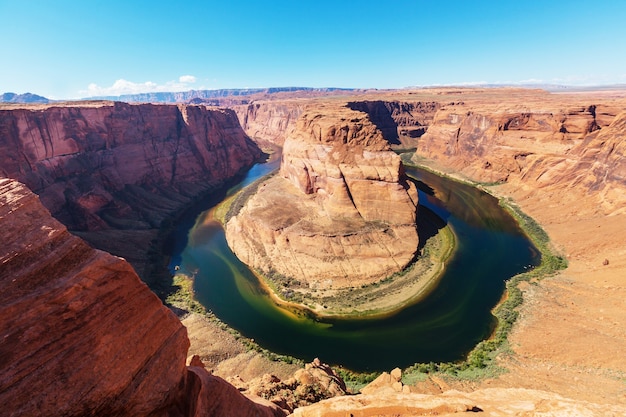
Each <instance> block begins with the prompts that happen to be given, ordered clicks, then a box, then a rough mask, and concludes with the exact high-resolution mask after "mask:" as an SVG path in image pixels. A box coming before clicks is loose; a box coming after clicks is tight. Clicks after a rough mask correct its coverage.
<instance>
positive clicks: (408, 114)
mask: <svg viewBox="0 0 626 417" xmlns="http://www.w3.org/2000/svg"><path fill="white" fill-rule="evenodd" d="M348 107H350V108H351V109H353V110H359V111H362V112H365V113H367V114H368V116H369V117H370V119H371V120H372V122H373V123H374V124H375V125H376V127H377V128H378V129H380V131H381V132H382V134H383V136H384V137H385V139H386V140H387V141H388V142H389V143H390V144H391V145H395V146H396V147H398V148H404V149H408V148H414V147H416V146H417V139H418V138H420V137H421V136H422V135H423V134H424V133H426V130H427V129H428V126H430V124H431V123H432V122H433V119H434V117H435V113H436V112H437V111H438V110H439V108H440V107H441V104H440V103H438V102H435V101H414V102H411V101H402V100H400V101H391V100H389V101H385V100H364V101H353V102H350V103H348Z"/></svg>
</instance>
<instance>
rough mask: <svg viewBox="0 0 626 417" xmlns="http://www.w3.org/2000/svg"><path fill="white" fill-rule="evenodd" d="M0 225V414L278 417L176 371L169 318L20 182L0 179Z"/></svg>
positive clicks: (182, 353) (179, 341)
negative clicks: (56, 217) (63, 224)
mask: <svg viewBox="0 0 626 417" xmlns="http://www.w3.org/2000/svg"><path fill="white" fill-rule="evenodd" d="M0 222H1V224H2V228H1V229H0V239H1V240H2V242H3V246H2V248H1V249H0V264H1V265H2V268H1V270H0V284H1V285H2V288H3V290H2V292H1V293H0V353H1V354H0V362H1V364H2V365H1V366H0V403H1V404H2V413H3V415H7V416H33V415H68V416H74V415H76V416H77V415H132V416H148V415H150V416H159V415H163V416H165V415H167V416H188V415H189V416H195V415H197V416H200V415H202V416H224V415H241V416H244V415H245V416H247V415H249V416H253V415H254V416H258V415H264V416H282V415H284V412H282V411H281V410H280V409H278V407H276V406H273V405H271V404H270V403H267V402H265V403H264V405H258V404H257V403H255V402H252V401H250V400H249V399H247V398H245V397H244V396H243V395H241V394H240V393H239V392H238V391H237V390H236V389H235V388H234V387H233V386H231V385H230V384H228V383H226V382H225V381H224V380H222V379H220V378H217V377H214V376H212V375H210V374H209V373H207V372H206V370H204V368H203V367H201V366H190V367H186V366H185V359H186V357H187V348H188V347H189V341H188V339H187V334H186V330H185V328H184V327H183V326H182V325H181V323H180V322H179V321H178V319H177V318H176V316H175V315H174V314H173V313H172V312H171V311H170V310H168V309H167V308H165V307H164V306H163V305H162V304H161V302H160V301H159V299H158V298H157V297H156V296H155V295H154V294H153V293H152V292H151V291H150V290H149V289H148V287H147V286H146V285H145V284H143V283H142V282H141V281H140V280H139V278H138V277H137V275H136V274H135V272H134V271H133V270H132V268H131V267H130V265H129V264H128V263H126V262H125V261H124V260H122V259H120V258H117V257H114V256H111V255H109V254H107V253H104V252H101V251H98V250H94V249H92V248H91V247H89V246H88V245H87V244H86V243H84V242H83V241H82V240H80V239H79V238H77V237H75V236H73V235H71V234H70V233H69V232H68V231H67V229H66V228H65V227H64V226H62V225H61V224H60V223H59V222H57V221H56V220H54V219H53V218H52V217H50V214H49V212H48V211H47V210H46V209H45V208H44V207H43V206H42V205H41V203H40V201H39V199H38V198H37V196H35V195H34V194H33V193H32V192H31V191H29V190H28V189H27V188H26V187H25V186H23V185H22V184H20V183H18V182H15V181H12V180H8V179H0ZM195 365H198V364H197V363H196V364H195ZM259 401H260V402H262V401H261V400H260V399H259Z"/></svg>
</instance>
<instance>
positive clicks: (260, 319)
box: [170, 161, 540, 371]
mask: <svg viewBox="0 0 626 417" xmlns="http://www.w3.org/2000/svg"><path fill="white" fill-rule="evenodd" d="M277 164H278V162H277V161H275V162H273V163H269V164H258V165H255V166H254V167H253V168H252V169H251V170H250V171H249V172H248V175H247V176H246V177H245V178H244V179H243V180H242V182H241V183H240V184H239V185H237V186H236V187H234V188H232V189H230V190H229V191H228V192H229V193H232V192H235V191H236V190H237V189H240V188H241V187H243V186H245V185H247V184H249V183H251V182H252V181H254V180H256V179H257V178H260V177H262V176H264V175H266V174H267V173H269V172H271V171H272V170H274V169H276V167H277ZM407 173H408V174H409V175H410V176H411V177H412V178H414V179H415V180H416V182H417V184H418V188H419V201H420V202H419V204H420V206H421V207H427V208H428V209H430V210H432V211H434V212H435V213H436V214H437V215H438V216H439V217H441V218H442V219H443V220H444V221H445V222H447V224H448V225H449V226H450V227H451V228H452V230H453V231H454V234H455V236H456V240H457V242H456V243H457V247H456V250H455V253H454V255H453V256H452V257H451V258H450V259H449V260H448V262H447V264H446V268H445V272H444V275H443V276H442V278H441V280H440V283H439V285H438V286H437V288H436V289H435V290H434V291H432V293H430V294H429V295H428V297H427V298H426V299H424V300H422V301H420V302H419V303H417V304H415V305H412V306H408V307H406V308H404V309H402V310H400V311H398V312H397V313H395V314H393V315H390V316H388V317H384V318H376V319H363V318H361V319H332V320H331V319H329V320H313V319H309V318H303V317H295V316H294V315H292V314H290V313H289V312H288V311H285V310H283V309H282V308H280V307H278V306H276V305H275V304H274V303H273V302H272V301H271V299H270V297H269V296H268V295H267V294H266V293H264V291H263V290H262V289H261V287H260V285H259V283H258V281H257V279H256V277H255V276H254V275H253V274H252V273H251V272H250V271H249V270H248V268H247V267H246V266H245V265H244V264H242V263H241V262H240V261H239V260H238V259H237V258H236V257H235V256H234V255H233V253H232V252H231V251H230V249H229V248H228V245H227V243H226V239H225V237H224V231H223V229H222V227H221V225H220V224H219V223H218V222H215V221H213V220H212V216H210V214H209V211H208V209H209V208H210V207H208V206H207V207H206V209H207V211H204V212H202V213H201V214H200V215H199V216H197V217H195V215H193V218H191V219H187V221H186V222H183V223H181V224H180V225H179V228H178V230H177V232H176V234H175V240H176V242H175V244H174V248H175V249H174V253H173V254H172V257H171V259H172V261H171V264H170V268H171V269H172V270H174V268H175V267H178V268H180V270H181V271H182V272H186V273H188V274H190V275H193V276H194V277H195V280H194V289H195V293H196V298H197V299H198V301H199V302H201V303H202V304H203V305H204V306H205V307H207V308H208V309H209V310H211V311H213V313H215V315H217V317H219V318H220V319H221V320H222V321H224V322H225V323H227V324H228V325H230V326H231V327H233V328H235V329H237V330H238V331H240V332H241V333H242V334H243V335H244V336H246V337H249V338H251V339H254V340H255V341H256V342H257V343H258V344H259V345H261V346H262V347H264V348H267V349H269V350H271V351H273V352H276V353H281V354H288V355H291V356H295V357H297V358H301V359H303V360H305V361H310V360H312V359H313V358H315V357H318V358H320V360H322V361H323V362H326V363H329V364H332V365H340V366H343V367H345V368H348V369H351V370H353V371H383V370H389V369H392V368H395V367H396V366H399V367H407V366H410V365H412V364H414V363H418V362H431V361H433V362H442V361H456V360H459V359H462V358H463V357H464V356H465V355H466V354H467V352H469V351H470V350H471V349H472V348H473V347H474V346H475V345H476V344H477V343H478V342H479V341H481V340H483V339H485V338H486V337H488V336H489V335H490V334H491V332H492V330H493V328H494V326H495V324H496V319H495V318H494V317H493V316H492V314H491V309H492V308H493V307H494V306H495V305H496V304H497V302H498V301H499V300H500V298H501V297H502V294H503V291H504V288H505V281H506V280H507V279H509V278H511V277H512V276H514V275H516V274H518V273H520V272H523V271H524V270H525V269H527V268H529V267H532V266H535V265H538V264H539V262H540V257H539V254H538V251H537V250H536V249H535V248H534V246H533V245H532V243H531V242H530V241H529V240H528V239H527V238H526V236H525V235H524V234H523V232H522V231H521V230H520V228H519V227H518V225H517V223H516V222H515V220H514V219H513V218H512V217H511V216H510V215H509V214H508V213H507V212H506V211H504V210H503V209H502V208H501V207H500V206H499V204H498V201H497V200H496V199H495V198H493V197H492V196H490V195H488V194H486V193H484V192H482V191H480V190H478V189H476V188H474V187H471V186H469V185H466V184H462V183H459V182H455V181H452V180H449V179H446V178H442V177H439V176H437V175H434V174H432V173H429V172H426V171H423V170H419V169H414V168H407ZM221 197H222V196H221ZM221 197H220V198H221ZM216 203H218V201H213V202H211V203H210V204H216ZM418 210H419V209H418ZM418 213H419V211H418Z"/></svg>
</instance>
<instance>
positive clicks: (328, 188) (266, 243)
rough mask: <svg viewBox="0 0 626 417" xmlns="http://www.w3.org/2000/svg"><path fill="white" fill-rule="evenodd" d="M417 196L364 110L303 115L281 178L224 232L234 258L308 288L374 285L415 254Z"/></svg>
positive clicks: (262, 188)
mask: <svg viewBox="0 0 626 417" xmlns="http://www.w3.org/2000/svg"><path fill="white" fill-rule="evenodd" d="M416 207H417V190H416V188H415V186H414V184H412V183H411V182H409V181H407V178H406V176H405V174H404V171H403V167H402V164H401V161H400V158H399V157H398V156H397V155H396V154H395V153H394V152H392V151H391V149H390V147H389V143H388V142H387V141H386V140H385V139H384V137H383V135H382V134H381V132H380V130H379V129H377V128H376V126H375V125H374V124H373V123H372V122H371V120H370V119H369V116H368V115H367V114H365V113H363V112H360V111H355V110H351V109H350V108H348V107H346V106H338V105H337V106H333V105H325V106H321V105H320V106H318V107H314V108H311V109H309V110H308V111H307V112H305V113H303V115H302V116H301V117H300V118H299V120H298V122H297V124H296V127H295V129H294V130H293V131H292V132H291V133H290V135H289V136H288V137H287V139H286V140H285V144H284V148H283V155H282V162H281V168H280V173H279V175H277V176H275V177H273V178H271V179H270V180H268V181H266V182H265V183H264V184H262V185H261V186H260V187H259V188H258V191H257V192H256V194H255V195H254V196H252V197H251V198H250V199H249V200H248V201H247V203H246V204H245V206H244V207H243V208H241V210H240V211H239V212H238V213H237V214H236V215H235V216H234V217H232V218H230V220H229V221H228V223H227V225H226V236H227V239H228V242H229V245H230V247H231V248H232V250H233V252H234V253H235V254H236V255H237V256H238V257H239V258H240V259H241V260H242V261H243V262H245V263H246V264H248V265H250V266H252V267H253V268H256V269H259V270H261V271H263V272H264V273H265V274H268V275H276V276H282V277H289V278H290V279H293V280H294V282H298V283H300V285H302V286H304V287H308V288H309V289H316V288H322V289H324V288H335V289H336V288H347V287H354V286H360V285H364V284H370V283H373V282H377V281H379V280H381V279H383V278H385V277H387V276H389V275H391V274H393V273H395V272H398V271H401V270H402V269H403V268H405V267H406V266H407V265H408V264H409V263H410V262H411V261H412V260H413V259H414V257H415V254H416V251H417V247H418V233H417V229H416V213H417V208H416Z"/></svg>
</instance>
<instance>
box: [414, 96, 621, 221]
mask: <svg viewBox="0 0 626 417" xmlns="http://www.w3.org/2000/svg"><path fill="white" fill-rule="evenodd" d="M524 98H526V100H524V102H523V104H521V103H520V101H521V100H523V99H524ZM468 99H469V100H467V101H465V102H463V101H459V102H456V103H449V104H445V105H442V106H441V108H440V109H439V110H438V112H437V113H436V115H435V118H434V120H433V121H432V123H431V125H430V126H429V128H428V131H427V132H426V133H425V134H424V135H423V136H422V137H421V138H420V139H419V144H418V147H417V152H416V154H415V156H414V160H415V161H416V162H418V163H419V161H420V158H426V159H428V160H431V161H435V162H438V163H440V164H441V165H442V167H445V168H446V169H452V170H454V171H456V172H458V173H460V174H461V175H464V176H466V177H469V178H471V179H473V180H475V181H479V182H484V183H510V184H517V186H519V187H523V188H525V189H527V190H529V191H530V190H537V189H543V188H547V190H550V191H552V192H556V191H561V192H563V193H564V197H565V198H571V199H578V198H580V197H581V196H588V197H590V198H594V199H596V200H597V202H598V203H599V204H600V205H601V207H603V209H604V210H605V211H606V214H610V213H615V212H616V211H619V210H621V209H623V207H624V204H626V197H625V196H623V195H622V193H621V192H619V191H617V189H619V188H621V186H622V185H623V183H624V179H625V178H626V176H625V174H626V163H625V162H623V156H624V152H625V149H624V146H625V145H624V141H623V140H622V138H623V137H624V134H625V133H626V128H625V124H624V121H625V119H626V112H624V108H623V106H620V105H615V104H613V103H611V102H610V101H609V102H608V103H602V102H601V103H597V102H593V101H589V100H574V99H573V98H572V97H567V98H560V97H554V96H550V95H548V94H541V93H534V94H531V93H529V92H526V93H525V94H523V95H522V97H520V98H517V99H512V100H510V102H508V103H506V104H504V103H502V102H498V101H496V100H493V99H490V100H489V99H483V101H481V102H479V103H477V102H473V100H472V97H471V95H469V94H468ZM585 101H587V102H586V103H585ZM547 190H546V191H547ZM566 191H567V192H566Z"/></svg>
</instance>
